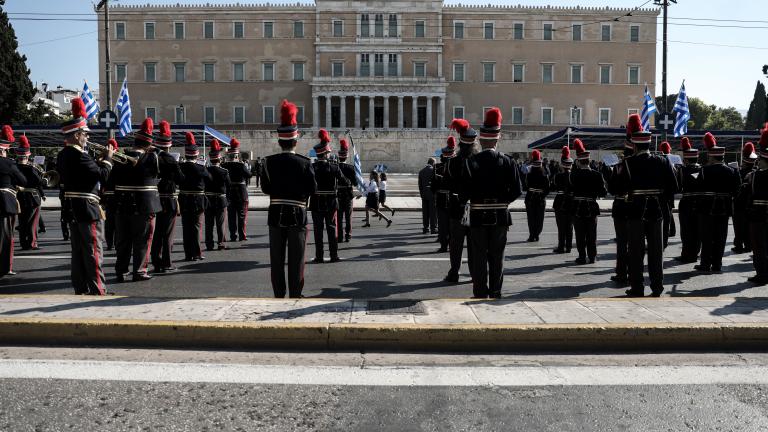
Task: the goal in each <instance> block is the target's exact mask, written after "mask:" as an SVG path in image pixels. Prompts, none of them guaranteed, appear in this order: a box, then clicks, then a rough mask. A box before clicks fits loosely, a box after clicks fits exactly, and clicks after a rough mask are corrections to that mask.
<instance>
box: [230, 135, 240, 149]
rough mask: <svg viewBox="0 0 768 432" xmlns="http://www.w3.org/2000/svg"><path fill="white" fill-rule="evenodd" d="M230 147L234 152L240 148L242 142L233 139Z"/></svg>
mask: <svg viewBox="0 0 768 432" xmlns="http://www.w3.org/2000/svg"><path fill="white" fill-rule="evenodd" d="M229 146H230V147H231V149H232V150H234V149H237V148H240V141H238V140H237V138H235V137H232V139H231V140H229Z"/></svg>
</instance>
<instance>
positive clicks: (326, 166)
mask: <svg viewBox="0 0 768 432" xmlns="http://www.w3.org/2000/svg"><path fill="white" fill-rule="evenodd" d="M313 168H314V170H315V183H316V184H317V190H316V191H315V193H314V194H313V195H312V198H310V199H309V209H310V210H312V211H328V212H331V211H334V210H337V209H338V208H339V201H338V200H337V198H336V194H337V193H338V189H339V187H340V186H342V187H343V186H347V185H348V184H349V183H348V181H347V178H346V177H344V174H342V173H341V169H340V168H339V164H337V163H335V162H331V161H328V160H323V159H318V160H317V161H315V163H314V164H313Z"/></svg>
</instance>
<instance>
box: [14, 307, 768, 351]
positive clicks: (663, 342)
mask: <svg viewBox="0 0 768 432" xmlns="http://www.w3.org/2000/svg"><path fill="white" fill-rule="evenodd" d="M0 341H3V342H5V343H9V342H10V343H42V344H51V343H75V344H88V345H99V344H108V345H140V346H185V347H201V346H216V347H228V348H243V347H249V348H252V347H259V348H265V347H285V346H288V347H292V348H296V349H305V348H316V349H317V348H320V349H329V348H334V349H337V348H344V349H387V350H392V349H395V350H396V349H423V350H450V351H467V350H515V349H531V348H534V349H547V350H561V349H587V348H593V349H594V348H602V349H640V348H652V349H690V348H708V349H715V348H727V347H730V348H733V347H747V346H748V347H754V346H758V347H763V348H764V347H765V346H766V343H768V299H765V298H705V297H695V298H694V297H690V298H680V297H678V298H674V297H673V298H662V299H653V298H643V299H624V298H615V299H597V298H595V299H575V300H557V301H521V300H444V299H438V300H424V301H383V300H375V301H368V300H345V299H342V300H338V299H336V300H333V299H301V300H290V299H238V298H216V299H171V298H137V297H87V296H68V295H47V296H46V295H30V296H24V295H18V296H13V295H11V296H4V297H2V301H0Z"/></svg>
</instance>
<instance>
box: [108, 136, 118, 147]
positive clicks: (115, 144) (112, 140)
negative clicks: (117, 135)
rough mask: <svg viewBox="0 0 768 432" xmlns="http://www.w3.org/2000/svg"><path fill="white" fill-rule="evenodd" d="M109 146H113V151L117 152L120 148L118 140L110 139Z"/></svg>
mask: <svg viewBox="0 0 768 432" xmlns="http://www.w3.org/2000/svg"><path fill="white" fill-rule="evenodd" d="M107 144H109V145H110V146H112V149H114V150H117V148H118V145H117V140H116V139H114V138H110V139H109V141H107Z"/></svg>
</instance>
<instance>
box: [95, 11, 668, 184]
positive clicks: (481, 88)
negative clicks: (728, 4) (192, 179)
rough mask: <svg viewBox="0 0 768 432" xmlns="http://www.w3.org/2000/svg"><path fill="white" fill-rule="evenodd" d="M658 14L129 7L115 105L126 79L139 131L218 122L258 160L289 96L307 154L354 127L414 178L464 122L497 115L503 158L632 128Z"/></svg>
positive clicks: (115, 34) (647, 76) (119, 44)
mask: <svg viewBox="0 0 768 432" xmlns="http://www.w3.org/2000/svg"><path fill="white" fill-rule="evenodd" d="M657 15H658V11H657V10H656V9H640V10H633V11H631V10H628V9H615V8H610V7H603V8H584V7H574V8H559V7H557V8H556V7H525V6H463V5H458V4H443V2H442V1H437V0H410V1H404V0H387V1H381V0H377V1H374V0H346V1H339V0H317V1H316V2H315V3H314V4H253V5H249V4H240V3H238V4H218V3H217V4H207V5H203V6H200V5H178V4H177V5H174V6H165V5H163V6H153V5H146V6H128V5H126V6H120V5H116V6H112V7H111V8H110V29H109V33H110V46H111V62H112V79H111V80H112V83H111V84H110V85H111V90H112V94H113V101H114V100H115V99H116V96H117V93H118V92H119V88H120V84H121V83H122V81H123V78H125V77H127V79H128V87H129V91H130V96H131V104H132V110H133V115H134V123H138V122H139V121H140V120H139V117H140V116H149V117H153V118H154V119H155V120H159V119H163V118H165V119H168V120H169V121H172V122H174V123H188V124H201V123H205V124H209V125H212V126H213V127H215V128H217V129H220V130H223V131H233V132H231V133H233V134H236V135H237V136H238V138H240V139H241V142H243V143H244V146H245V147H248V146H251V150H252V151H253V152H254V156H263V155H266V154H270V153H271V152H273V151H274V150H275V148H276V146H275V144H274V143H273V141H274V134H273V133H272V131H273V130H274V129H275V127H276V123H277V122H278V121H279V112H278V111H279V105H280V101H281V100H282V99H288V100H290V101H292V102H294V103H296V105H297V106H298V107H299V122H300V123H301V126H302V128H304V129H307V131H306V132H305V136H304V139H302V142H301V150H302V151H303V150H306V149H308V147H309V145H310V143H312V142H314V141H315V140H314V135H315V134H314V132H313V130H316V129H318V128H321V127H322V128H326V129H329V130H331V131H332V132H333V133H335V134H336V135H338V134H339V133H340V132H343V131H345V130H346V129H351V130H352V132H351V133H352V134H353V136H354V138H356V143H357V144H358V145H359V146H360V148H361V149H362V155H361V156H362V157H363V159H364V160H367V161H370V163H371V164H373V163H379V162H384V163H387V164H388V165H390V166H391V167H393V168H395V170H397V169H403V170H405V169H413V168H419V167H421V166H422V165H423V163H424V160H425V158H426V157H427V156H428V155H431V154H433V153H434V150H435V149H437V148H439V147H441V146H442V145H444V142H445V137H446V136H447V133H448V132H447V130H446V127H447V125H449V124H450V121H451V119H452V118H455V117H462V118H466V119H467V120H469V121H470V123H471V124H472V125H473V126H475V127H477V126H478V125H479V124H480V123H481V122H482V117H483V113H484V110H485V109H486V108H488V107H491V106H498V107H499V108H501V111H502V114H503V117H504V130H505V134H504V139H503V141H502V143H501V148H502V149H504V150H505V151H525V148H526V146H527V144H528V143H529V142H531V141H533V140H534V139H536V138H539V137H541V136H543V135H546V134H548V133H551V132H554V131H556V130H560V129H562V128H564V127H566V126H567V125H569V124H580V125H606V126H617V125H620V124H623V123H624V122H625V121H626V117H627V114H628V113H631V112H635V111H637V110H638V109H639V108H640V107H641V106H642V94H643V86H644V84H645V83H648V85H649V89H650V90H651V92H653V86H654V80H655V73H656V19H657ZM99 16H100V19H103V16H101V15H99ZM619 17H620V18H619ZM617 18H618V19H617ZM99 29H100V32H101V33H100V35H99V38H100V42H103V38H104V33H103V22H100V24H99ZM99 47H100V50H101V52H100V57H99V58H100V64H101V67H100V71H101V72H100V73H101V80H100V81H101V82H100V95H101V98H102V100H101V104H102V106H106V101H105V100H104V97H105V95H106V88H105V86H106V85H107V83H106V75H105V73H104V63H105V56H104V50H103V43H100V44H99ZM366 156H368V157H367V158H366ZM374 159H377V160H374Z"/></svg>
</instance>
